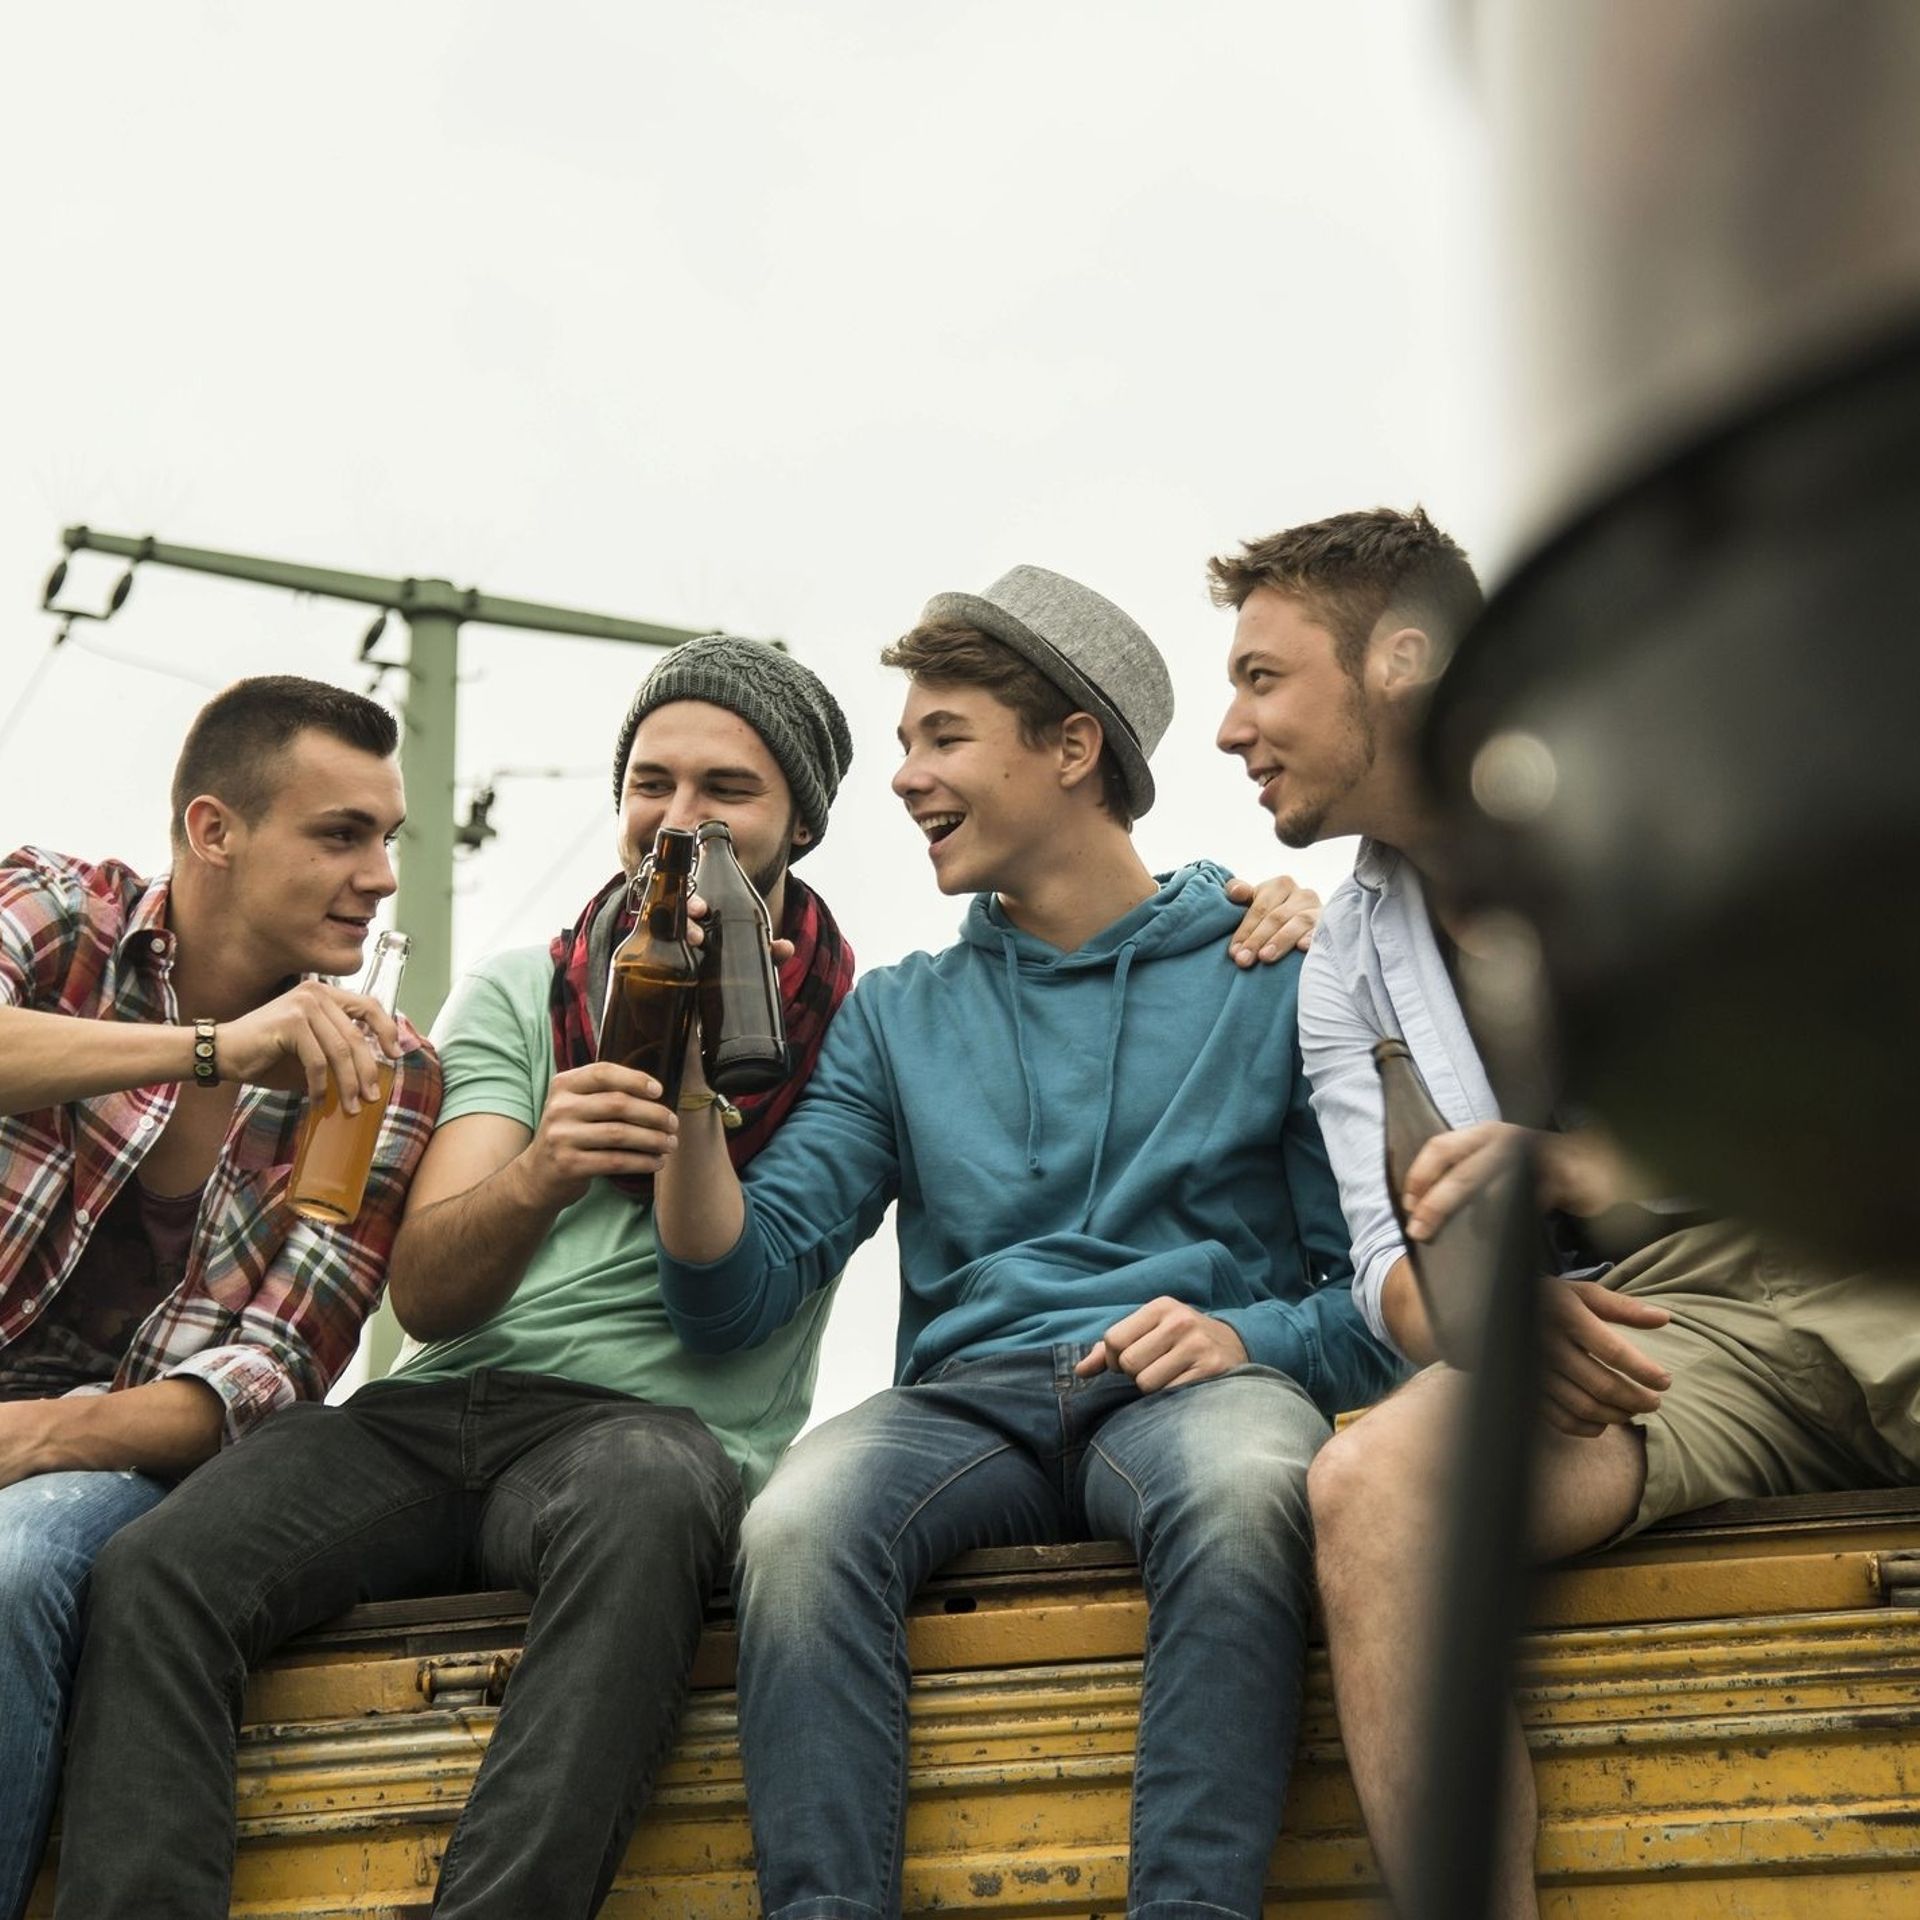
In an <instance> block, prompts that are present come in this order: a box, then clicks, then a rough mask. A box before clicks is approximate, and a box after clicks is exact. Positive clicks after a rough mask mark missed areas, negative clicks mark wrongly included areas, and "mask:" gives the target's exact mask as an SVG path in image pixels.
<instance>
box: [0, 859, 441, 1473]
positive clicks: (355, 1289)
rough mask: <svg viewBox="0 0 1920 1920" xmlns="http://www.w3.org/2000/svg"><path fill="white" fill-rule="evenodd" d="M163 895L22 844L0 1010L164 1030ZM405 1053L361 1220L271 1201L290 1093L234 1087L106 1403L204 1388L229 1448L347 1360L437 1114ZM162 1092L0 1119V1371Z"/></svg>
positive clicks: (1, 891) (160, 889)
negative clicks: (172, 1382) (148, 1308)
mask: <svg viewBox="0 0 1920 1920" xmlns="http://www.w3.org/2000/svg"><path fill="white" fill-rule="evenodd" d="M166 905H167V882H166V880H165V879H164V878H162V879H159V880H155V881H151V882H149V881H145V880H142V879H141V878H140V876H139V875H138V874H136V873H133V872H131V871H130V870H129V869H128V868H126V867H124V866H122V865H121V864H120V863H119V862H118V861H105V862H102V863H101V864H100V865H98V866H92V865H89V864H87V863H86V862H83V861H79V860H70V859H68V858H66V857H65V856H64V855H61V854H56V853H46V852H43V851H41V850H39V849H37V848H32V847H25V848H22V849H20V850H19V851H18V852H16V853H13V854H10V855H9V856H7V858H6V859H5V860H4V861H0V1006H17V1007H26V1008H31V1009H34V1010H35V1011H38V1012H44V1013H64V1014H68V1015H70V1016H72V1017H73V1018H75V1019H83V1020H86V1019H94V1020H147V1021H163V1022H167V1023H169V1024H173V1023H177V1022H178V1021H179V1018H180V1015H179V1009H178V1007H177V1005H176V1003H175V1000H174V993H173V983H172V974H173V935H172V934H171V933H170V932H168V930H167V925H166ZM401 1031H402V1035H403V1037H404V1038H406V1039H407V1040H408V1041H409V1042H410V1043H411V1048H412V1050H411V1051H410V1052H409V1053H408V1054H407V1055H406V1056H405V1057H404V1058H403V1059H402V1060H401V1061H400V1063H399V1065H398V1067H397V1068H396V1069H395V1072H394V1077H393V1096H392V1099H391V1100H390V1101H389V1102H388V1106H387V1113H386V1118H385V1119H384V1121H383V1122H382V1123H381V1128H380V1138H379V1142H378V1145H377V1146H376V1148H375V1151H374V1158H373V1171H372V1174H371V1175H370V1176H369V1178H368V1181H367V1193H366V1199H365V1201H364V1203H363V1204H362V1206H361V1209H360V1215H359V1218H358V1219H356V1220H355V1221H354V1222H353V1224H352V1225H351V1226H347V1227H321V1226H316V1225H314V1224H313V1223H311V1222H309V1221H306V1220H303V1219H301V1218H300V1217H299V1216H298V1215H297V1214H295V1213H294V1212H293V1210H292V1208H290V1207H289V1206H288V1205H287V1182H288V1177H289V1175H290V1173H291V1170H292V1165H293V1154H294V1147H295V1145H296V1141H297V1137H298V1133H299V1127H300V1119H301V1115H302V1113H303V1112H304V1110H305V1106H306V1098H305V1096H304V1095H302V1094H293V1093H274V1092H269V1091H267V1090H266V1089H264V1088H260V1087H247V1088H244V1089H243V1090H242V1091H241V1094H240V1097H239V1100H238V1101H237V1103H236V1104H235V1107H234V1114H233V1119H232V1122H231V1124H230V1125H229V1126H228V1128H227V1136H226V1140H225V1142H224V1144H223V1145H222V1147H221V1149H220V1157H219V1159H218V1160H217V1161H216V1162H215V1163H214V1169H213V1172H212V1174H211V1175H210V1176H209V1178H208V1181H207V1186H206V1190H205V1193H204V1196H203V1198H202V1200H201V1204H200V1217H199V1221H198V1223H197V1225H196V1226H195V1228H194V1236H193V1249H192V1252H191V1254H190V1255H189V1257H188V1261H187V1271H186V1275H185V1278H184V1279H183V1280H182V1281H181V1283H180V1285H179V1287H178V1288H177V1289H176V1290H175V1291H174V1292H173V1293H172V1294H170V1295H169V1296H168V1297H167V1299H165V1300H163V1301H162V1302H161V1303H160V1305H159V1306H158V1307H156V1308H155V1309H154V1311H153V1312H152V1313H151V1314H149V1315H148V1317H147V1318H146V1320H145V1321H144V1322H143V1323H142V1324H141V1326H140V1328H139V1330H138V1331H137V1332H136V1333H135V1335H134V1337H133V1343H132V1345H131V1346H130V1347H129V1348H128V1349H127V1352H126V1355H125V1357H124V1358H123V1359H122V1360H121V1362H120V1366H119V1370H118V1371H117V1372H116V1373H115V1375H114V1377H113V1379H112V1381H111V1382H110V1383H101V1384H99V1385H95V1386H88V1387H81V1388H78V1389H76V1391H78V1392H81V1393H106V1392H109V1391H112V1390H113V1389H116V1388H120V1387H132V1386H139V1385H141V1384H143V1383H144V1382H147V1381H151V1380H162V1379H167V1378H170V1377H173V1376H176V1375H181V1376H187V1377H190V1378H193V1379H197V1380H204V1381H205V1382H206V1383H207V1385H208V1386H210V1387H211V1388H212V1389H213V1390H214V1392H215V1393H217V1394H218V1395H219V1396H220V1398H221V1401H222V1403H223V1404H224V1406H225V1410H226V1421H225V1438H226V1439H227V1440H235V1439H238V1438H239V1437H240V1435H241V1434H243V1433H244V1432H246V1430H247V1429H248V1428H249V1427H251V1426H252V1425H253V1424H254V1423H255V1422H256V1421H258V1420H261V1419H263V1418H264V1417H265V1416H266V1415H267V1414H269V1413H271V1412H273V1411H274V1409H275V1408H277V1407H284V1406H287V1405H288V1404H290V1403H291V1402H292V1401H295V1400H317V1399H319V1398H320V1397H321V1396H322V1395H323V1394H324V1393H325V1392H326V1390H327V1388H328V1387H329V1386H330V1385H331V1384H332V1382H333V1380H334V1378H335V1376H336V1375H337V1374H338V1373H339V1372H340V1370H341V1368H342V1367H344V1366H345V1365H346V1363H347V1361H348V1360H349V1359H350V1358H351V1357H352V1355H353V1351H354V1347H355V1345H356V1344H357V1342H358V1340H359V1337H360V1325H361V1322H362V1321H363V1320H365V1318H366V1317H367V1315H368V1314H369V1313H370V1312H372V1310H373V1308H374V1305H375V1303H376V1302H377V1301H378V1300H379V1298H380V1289H381V1287H382V1286H383V1284H384V1283H385V1279H386V1269H387V1255H388V1253H389V1252H390V1251H391V1249H392V1246H393V1237H394V1234H395V1233H396V1232H397V1231H398V1229H399V1225H400V1212H401V1207H402V1204H403V1202H404V1201H405V1198H406V1191H407V1183H408V1181H409V1180H410V1179H411V1178H412V1175H413V1170H414V1167H415V1166H416V1165H417V1164H418V1163H419V1159H420V1156H421V1154H422V1153H423V1152H424V1151H425V1149H426V1144H427V1137H428V1135H429V1134H431V1133H432V1131H433V1123H434V1119H435V1116H436V1115H437V1114H438V1112H439V1110H440V1063H439V1060H438V1059H437V1058H436V1057H435V1055H434V1053H433V1051H432V1050H431V1048H429V1047H428V1046H427V1044H426V1043H425V1041H423V1040H422V1039H421V1038H420V1036H419V1035H418V1034H417V1033H415V1032H414V1031H413V1029H412V1028H411V1027H409V1026H407V1025H406V1024H405V1023H404V1022H403V1023H402V1028H401ZM178 1098H179V1089H178V1087H177V1086H175V1085H172V1084H164V1085H160V1086H151V1087H135V1088H132V1089H131V1090H129V1091H127V1092H124V1093H104V1094H96V1095H94V1096H92V1097H90V1098H88V1099H85V1100H70V1101H68V1102H66V1103H65V1104H64V1105H61V1106H55V1107H42V1108H40V1109H39V1110H38V1111H36V1112H33V1113H17V1114H13V1115H10V1116H5V1117H0V1370H4V1368H5V1366H6V1349H7V1348H8V1347H9V1346H11V1345H12V1344H13V1342H14V1341H16V1340H17V1339H19V1338H20V1336H21V1334H22V1333H23V1332H25V1330H26V1329H27V1328H28V1327H30V1326H32V1324H33V1323H34V1321H35V1320H36V1319H37V1318H38V1317H39V1315H40V1314H41V1313H43V1312H44V1311H45V1310H46V1307H47V1304H48V1302H49V1301H51V1300H52V1299H53V1298H54V1297H55V1295H56V1294H58V1292H59V1290H60V1288H61V1287H62V1285H64V1284H65V1282H66V1279H67V1276H68V1275H69V1274H70V1273H71V1272H72V1271H73V1267H74V1263H75V1261H76V1260H77V1259H78V1258H79V1256H80V1252H81V1249H82V1248H83V1247H84V1246H85V1244H86V1242H87V1238H88V1235H89V1234H90V1232H91V1231H92V1229H93V1226H94V1224H95V1223H96V1222H97V1221H98V1220H99V1219H100V1218H101V1216H102V1215H103V1214H104V1213H105V1212H106V1210H107V1208H108V1206H109V1205H111V1203H112V1201H113V1198H114V1196H115V1195H116V1194H117V1193H119V1192H120V1190H121V1189H122V1188H123V1187H124V1186H125V1185H126V1183H127V1181H128V1179H129V1178H130V1177H131V1176H132V1174H133V1171H134V1169H135V1168H136V1167H137V1166H139V1164H140V1162H141V1160H142V1159H143V1158H144V1157H145V1155H146V1153H147V1151H148V1149H149V1148H150V1147H151V1146H152V1145H153V1144H154V1142H155V1141H156V1140H158V1139H159V1137H160V1134H161V1131H162V1130H163V1129H164V1128H165V1126H166V1124H167V1120H168V1118H169V1117H170V1116H171V1114H172V1112H173V1109H174V1102H175V1101H176V1100H177V1099H178Z"/></svg>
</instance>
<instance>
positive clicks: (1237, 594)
mask: <svg viewBox="0 0 1920 1920" xmlns="http://www.w3.org/2000/svg"><path fill="white" fill-rule="evenodd" d="M1207 577H1208V591H1209V592H1210V593H1211V594H1212V596H1213V604H1214V605H1215V606H1216V607H1243V606H1245V605H1246V603H1247V600H1248V597H1249V596H1250V595H1251V594H1252V593H1253V592H1254V591H1255V590H1256V589H1257V588H1260V587H1271V588H1273V589H1274V591H1275V592H1277V593H1284V594H1287V595H1288V596H1290V597H1291V598H1293V599H1295V600H1298V601H1300V602H1301V604H1302V605H1304V606H1305V607H1306V608H1307V610H1308V611H1309V612H1310V613H1311V614H1312V615H1313V617H1314V618H1315V619H1316V620H1317V621H1318V622H1319V623H1320V624H1321V625H1322V626H1324V627H1325V628H1326V629H1327V631H1328V632H1329V633H1331V634H1332V635H1333V644H1334V653H1335V655H1336V656H1337V657H1338V659H1339V661H1340V664H1341V665H1342V666H1343V667H1344V668H1345V669H1346V670H1347V672H1348V673H1350V674H1352V675H1353V676H1354V677H1355V678H1356V679H1357V678H1358V677H1359V673H1360V662H1361V659H1362V658H1363V657H1364V655H1365V653H1366V650H1367V638H1368V636H1369V635H1370V634H1371V633H1372V632H1373V630H1374V627H1375V626H1376V625H1377V624H1378V622H1379V620H1380V616H1381V615H1382V614H1384V613H1386V612H1387V611H1388V610H1389V609H1391V610H1392V611H1393V612H1395V613H1397V614H1403V615H1404V616H1405V617H1406V624H1408V625H1410V626H1418V627H1420V628H1421V629H1422V630H1423V631H1425V632H1426V633H1427V634H1428V635H1429V636H1430V637H1431V638H1432V639H1433V640H1435V641H1436V642H1437V643H1438V644H1439V645H1440V646H1441V647H1443V648H1445V649H1448V650H1451V648H1452V647H1453V644H1454V643H1455V642H1456V641H1457V640H1458V639H1459V638H1460V636H1461V634H1463V633H1464V632H1465V631H1466V630H1467V628H1468V627H1470V626H1471V625H1472V624H1473V622H1474V621H1475V620H1476V619H1477V618H1478V617H1479V613H1480V607H1481V604H1482V600H1481V593H1480V583H1479V581H1478V580H1476V579H1475V578H1474V574H1473V567H1472V565H1471V564H1470V563H1469V561H1468V559H1467V556H1466V554H1465V553H1464V552H1462V551H1461V549H1460V547H1459V546H1458V545H1457V544H1456V543H1455V542H1454V541H1452V540H1450V539H1449V538H1448V537H1447V536H1446V535H1445V534H1444V533H1442V532H1441V531H1440V529H1439V528H1438V527H1436V526H1435V525H1434V524H1433V522H1432V521H1431V520H1429V519H1428V518H1427V515H1426V511H1425V509H1424V508H1421V507H1415V508H1414V509H1413V511H1412V512H1411V513H1401V512H1399V511H1398V510H1397V509H1395V508H1393V507H1373V508H1370V509H1369V510H1367V511H1366V512H1363V513H1337V514H1335V515H1334V516H1333V518H1332V519H1330V520H1315V521H1312V522H1311V523H1309V524H1308V525H1306V526H1302V527H1288V528H1287V529H1286V530H1285V531H1284V532H1282V533H1273V534H1269V535H1268V536H1267V537H1266V539H1264V540H1249V541H1247V542H1246V543H1245V544H1244V546H1243V547H1242V548H1241V550H1240V552H1238V553H1233V554H1215V555H1214V557H1213V558H1212V559H1211V560H1209V561H1208V562H1207Z"/></svg>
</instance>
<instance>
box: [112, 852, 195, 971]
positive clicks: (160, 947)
mask: <svg viewBox="0 0 1920 1920" xmlns="http://www.w3.org/2000/svg"><path fill="white" fill-rule="evenodd" d="M170 878H171V876H170V875H168V874H164V873H163V874H161V876H160V877H159V878H158V879H157V880H149V881H148V882H147V885H146V887H145V889H144V891H143V892H142V893H141V895H140V897H139V899H138V900H136V901H135V902H134V903H133V911H132V912H131V913H129V914H128V915H127V924H126V926H125V928H124V929H123V930H122V932H121V935H120V938H119V940H118V941H116V942H115V949H116V951H117V952H118V954H119V956H120V958H121V960H122V961H123V962H127V963H131V962H133V961H136V960H145V959H148V958H149V957H151V958H154V959H163V960H171V959H172V958H173V950H174V948H175V946H177V945H178V944H179V943H178V941H177V940H176V939H175V937H174V935H173V934H172V933H171V932H170V931H169V930H168V927H167V901H168V898H169V897H170V885H169V882H170Z"/></svg>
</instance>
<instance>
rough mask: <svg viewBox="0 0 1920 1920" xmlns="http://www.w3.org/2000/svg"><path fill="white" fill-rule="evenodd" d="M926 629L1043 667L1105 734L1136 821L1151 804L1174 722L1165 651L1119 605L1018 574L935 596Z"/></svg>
mask: <svg viewBox="0 0 1920 1920" xmlns="http://www.w3.org/2000/svg"><path fill="white" fill-rule="evenodd" d="M920 618H921V620H922V621H923V622H924V621H934V620H958V621H961V622H963V623H964V624H965V625H967V626H969V627H975V628H978V630H979V631H980V632H982V633H984V634H989V635H991V636H992V637H993V638H994V639H995V640H998V641H1000V642H1002V643H1003V644H1004V645H1006V646H1009V647H1011V648H1012V649H1013V650H1014V652H1015V653H1017V654H1018V655H1019V656H1020V657H1021V659H1023V660H1025V661H1027V662H1028V663H1029V664H1030V665H1032V666H1035V667H1038V668H1039V670H1040V671H1041V672H1042V673H1044V674H1045V675H1046V676H1047V678H1048V679H1049V680H1051V681H1052V682H1053V684H1054V685H1055V686H1056V687H1058V688H1059V689H1060V691H1061V692H1062V693H1064V694H1065V695H1066V696H1067V698H1068V699H1069V700H1071V701H1072V702H1073V704H1074V707H1075V708H1076V710H1078V711H1080V712H1083V713H1090V714H1092V715H1093V717H1094V718H1095V719H1096V720H1098V721H1099V722H1100V724H1101V726H1102V727H1103V728H1104V729H1105V730H1106V737H1107V745H1108V746H1109V747H1111V748H1112V749H1113V757H1114V758H1115V759H1116V760H1117V761H1118V762H1119V763H1120V777H1121V778H1122V779H1123V780H1124V781H1125V782H1126V787H1127V801H1128V804H1129V805H1130V806H1131V807H1132V809H1133V814H1134V818H1135V819H1138V818H1139V817H1140V815H1141V814H1143V813H1145V812H1146V810H1147V809H1148V808H1149V807H1150V806H1152V805H1153V775H1152V774H1151V773H1149V772H1148V771H1147V760H1148V758H1149V757H1150V756H1151V754H1152V753H1153V750H1154V748H1155V747H1157V746H1158V745H1159V744H1160V740H1161V736H1162V735H1163V734H1164V733H1165V732H1166V730H1167V723H1168V722H1169V721H1170V720H1171V719H1172V718H1173V681H1172V680H1171V679H1170V678H1169V676H1168V674H1167V663H1166V662H1165V661H1164V660H1162V659H1161V657H1160V649H1159V648H1158V647H1156V646H1155V645H1154V644H1153V642H1152V641H1151V640H1149V639H1148V638H1147V636H1146V634H1145V632H1144V631H1142V629H1141V627H1140V626H1139V624H1138V623H1137V622H1136V621H1134V620H1132V619H1131V618H1129V617H1128V615H1126V614H1125V613H1123V612H1122V611H1121V610H1120V609H1119V608H1118V607H1116V606H1115V605H1114V604H1113V602H1112V601H1111V600H1109V599H1107V598H1105V597H1104V596H1103V595H1101V594H1097V593H1095V592H1094V590H1093V589H1092V588H1091V587H1083V586H1082V585H1081V584H1080V583H1079V581H1077V580H1069V579H1068V578H1067V577H1066V575H1065V574H1063V573H1049V572H1048V571H1047V570H1046V568H1045V567H1015V568H1013V569H1012V570H1011V571H1010V572H1007V573H1003V574H1002V575H1001V576H1000V578H999V579H998V580H996V581H995V582H994V583H993V585H992V586H990V587H989V588H988V589H987V590H986V592H985V593H936V594H935V595H934V596H933V598H932V599H931V600H929V601H928V602H927V606H926V611H925V612H924V613H922V614H921V616H920Z"/></svg>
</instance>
